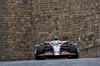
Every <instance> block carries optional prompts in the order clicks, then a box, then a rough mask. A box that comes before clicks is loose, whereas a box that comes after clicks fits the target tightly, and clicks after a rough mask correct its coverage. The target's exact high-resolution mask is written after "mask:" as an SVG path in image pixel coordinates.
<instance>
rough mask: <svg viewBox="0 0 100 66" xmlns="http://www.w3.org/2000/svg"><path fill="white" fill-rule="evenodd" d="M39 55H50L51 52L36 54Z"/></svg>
mask: <svg viewBox="0 0 100 66" xmlns="http://www.w3.org/2000/svg"><path fill="white" fill-rule="evenodd" d="M41 55H52V53H51V52H45V53H43V54H39V55H38V56H41Z"/></svg>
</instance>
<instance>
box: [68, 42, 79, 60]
mask: <svg viewBox="0 0 100 66" xmlns="http://www.w3.org/2000/svg"><path fill="white" fill-rule="evenodd" d="M69 51H70V52H71V53H76V55H75V56H71V57H69V58H79V53H78V49H77V46H76V44H75V43H73V44H71V45H70V46H69Z"/></svg>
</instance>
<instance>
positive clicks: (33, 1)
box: [0, 0, 100, 60]
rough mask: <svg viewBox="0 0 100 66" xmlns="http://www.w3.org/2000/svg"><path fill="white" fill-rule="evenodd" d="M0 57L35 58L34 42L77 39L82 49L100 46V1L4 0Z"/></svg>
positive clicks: (0, 23) (1, 16)
mask: <svg viewBox="0 0 100 66" xmlns="http://www.w3.org/2000/svg"><path fill="white" fill-rule="evenodd" d="M0 5H1V6H0V27H1V28H0V30H1V32H0V37H1V38H0V47H1V48H0V52H1V54H0V60H28V59H30V60H31V59H34V50H33V48H34V45H35V44H37V43H43V42H44V41H46V40H53V39H54V38H53V36H55V35H58V36H59V39H60V40H68V41H70V42H76V43H77V45H78V47H79V49H80V50H81V49H84V48H88V47H92V46H96V45H100V44H99V42H100V30H99V28H100V27H99V26H100V22H99V21H100V7H99V6H100V1H99V0H2V2H0Z"/></svg>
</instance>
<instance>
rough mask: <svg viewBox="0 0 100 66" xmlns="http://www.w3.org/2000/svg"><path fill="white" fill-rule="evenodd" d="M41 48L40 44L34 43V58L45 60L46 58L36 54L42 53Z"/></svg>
mask: <svg viewBox="0 0 100 66" xmlns="http://www.w3.org/2000/svg"><path fill="white" fill-rule="evenodd" d="M42 52H43V49H42V46H41V45H36V47H35V59H36V60H45V59H46V58H44V57H40V56H38V54H42Z"/></svg>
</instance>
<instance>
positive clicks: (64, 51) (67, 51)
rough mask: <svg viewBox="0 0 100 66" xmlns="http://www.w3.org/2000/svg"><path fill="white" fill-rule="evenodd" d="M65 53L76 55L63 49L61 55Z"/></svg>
mask: <svg viewBox="0 0 100 66" xmlns="http://www.w3.org/2000/svg"><path fill="white" fill-rule="evenodd" d="M66 54H72V55H76V53H71V52H68V51H64V52H62V55H66Z"/></svg>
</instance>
